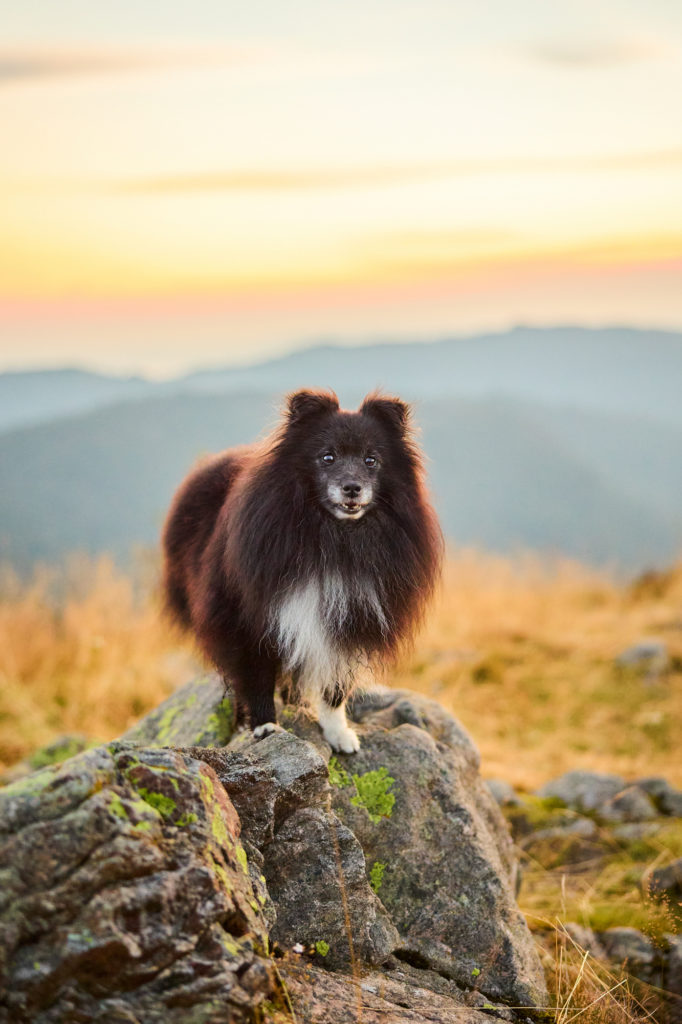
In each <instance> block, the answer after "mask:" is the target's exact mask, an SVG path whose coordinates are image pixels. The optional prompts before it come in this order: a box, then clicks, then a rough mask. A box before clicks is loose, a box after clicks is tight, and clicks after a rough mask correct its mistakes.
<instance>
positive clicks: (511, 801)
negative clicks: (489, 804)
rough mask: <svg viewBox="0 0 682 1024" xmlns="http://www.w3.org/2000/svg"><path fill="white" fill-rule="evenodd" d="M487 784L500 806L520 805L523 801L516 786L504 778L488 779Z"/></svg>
mask: <svg viewBox="0 0 682 1024" xmlns="http://www.w3.org/2000/svg"><path fill="white" fill-rule="evenodd" d="M485 784H486V786H487V787H488V789H489V790H490V793H491V795H492V798H493V800H494V801H495V803H496V804H498V806H499V807H506V806H520V804H521V803H522V801H521V799H520V797H519V796H518V794H517V792H516V790H515V789H514V787H513V786H510V785H509V783H508V782H505V781H504V779H486V781H485Z"/></svg>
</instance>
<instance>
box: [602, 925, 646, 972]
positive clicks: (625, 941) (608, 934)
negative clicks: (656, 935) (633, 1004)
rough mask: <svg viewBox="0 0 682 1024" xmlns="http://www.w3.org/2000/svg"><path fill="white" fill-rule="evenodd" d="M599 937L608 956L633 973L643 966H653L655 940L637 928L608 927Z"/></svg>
mask: <svg viewBox="0 0 682 1024" xmlns="http://www.w3.org/2000/svg"><path fill="white" fill-rule="evenodd" d="M599 939H600V941H601V944H602V945H603V947H604V949H605V950H606V955H607V956H608V958H609V959H610V960H613V961H614V962H615V963H618V964H623V965H624V966H625V967H626V969H627V970H629V971H630V972H631V973H633V974H636V973H637V969H641V968H642V967H646V968H648V967H651V966H652V965H653V964H654V962H655V960H656V955H657V954H656V948H655V946H654V944H653V942H652V941H651V939H648V938H647V937H646V935H643V934H642V932H640V931H638V930H637V929H636V928H607V929H606V931H605V932H601V934H600V936H599Z"/></svg>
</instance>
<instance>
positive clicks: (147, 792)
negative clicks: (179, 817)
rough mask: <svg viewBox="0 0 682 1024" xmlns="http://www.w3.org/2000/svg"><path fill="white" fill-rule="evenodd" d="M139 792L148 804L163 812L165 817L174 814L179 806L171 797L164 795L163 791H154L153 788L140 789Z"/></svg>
mask: <svg viewBox="0 0 682 1024" xmlns="http://www.w3.org/2000/svg"><path fill="white" fill-rule="evenodd" d="M138 793H139V794H140V796H141V797H142V799H143V800H144V802H145V803H146V804H149V806H150V807H153V808H154V810H155V811H158V812H159V814H162V815H163V817H164V818H167V817H168V816H169V815H170V814H172V813H173V811H174V810H175V809H176V808H177V806H178V805H177V804H176V802H175V800H173V799H171V797H169V796H164V795H163V793H154V792H153V791H152V790H151V789H145V788H142V789H138Z"/></svg>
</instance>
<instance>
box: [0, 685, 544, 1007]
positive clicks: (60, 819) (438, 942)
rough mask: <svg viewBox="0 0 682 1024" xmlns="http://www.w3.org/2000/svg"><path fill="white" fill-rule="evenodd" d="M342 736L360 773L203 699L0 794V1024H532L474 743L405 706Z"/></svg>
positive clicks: (400, 701) (344, 760)
mask: <svg viewBox="0 0 682 1024" xmlns="http://www.w3.org/2000/svg"><path fill="white" fill-rule="evenodd" d="M352 714H353V717H354V719H355V721H356V722H357V723H358V725H357V728H358V732H359V734H360V737H361V742H362V746H361V749H360V752H359V753H358V754H355V755H338V756H336V757H332V752H331V750H330V748H329V746H328V745H327V744H326V743H325V742H324V740H323V739H322V737H321V733H320V730H319V728H318V726H317V724H316V723H315V722H313V721H312V720H311V719H310V718H309V717H308V716H307V715H306V714H305V713H304V712H302V711H297V710H296V709H293V708H289V707H285V708H283V709H282V711H281V714H280V722H281V725H282V726H283V729H282V731H279V732H276V733H273V734H271V735H269V736H267V737H265V738H264V739H263V740H260V741H258V742H256V741H254V740H253V739H252V738H251V736H250V735H249V734H247V733H238V734H237V735H233V725H232V714H231V706H230V703H229V700H228V701H225V700H223V694H222V691H221V688H220V686H219V684H218V683H217V681H215V680H213V679H211V678H208V679H206V680H200V681H198V682H197V683H193V684H189V685H188V686H187V687H185V688H183V690H181V691H179V693H178V694H176V695H174V697H172V698H171V699H170V700H169V701H167V702H166V703H165V704H164V705H162V706H161V707H160V708H158V709H157V710H156V711H155V712H153V713H152V715H150V716H148V717H147V719H145V720H143V721H142V722H141V723H140V724H139V725H138V726H136V727H135V728H134V729H133V730H131V731H130V732H129V733H128V734H127V735H126V737H124V739H123V740H122V741H118V742H116V743H112V744H109V745H108V746H103V747H98V748H95V749H93V750H89V751H86V752H84V753H81V754H78V755H77V756H76V757H72V758H71V759H70V760H68V761H65V762H64V763H63V764H61V765H58V766H55V767H47V768H44V769H43V770H42V771H40V772H37V773H34V774H32V775H29V776H27V777H26V778H24V779H21V780H20V781H18V782H15V783H14V784H12V785H10V786H7V787H6V788H5V789H4V790H0V1021H1V1022H3V1024H5V1022H6V1024H10V1022H11V1024H15V1022H16V1024H24V1022H29V1021H31V1022H35V1024H52V1022H55V1024H56V1022H67V1021H69V1022H71V1021H74V1022H76V1021H78V1022H84V1024H87V1022H89V1021H97V1022H100V1021H101V1022H105V1021H106V1022H107V1024H109V1022H114V1024H117V1022H121V1024H123V1022H128V1024H135V1022H137V1024H155V1022H157V1021H158V1022H161V1021H163V1022H169V1024H176V1022H177V1024H180V1022H183V1024H184V1022H187V1024H204V1022H205V1024H222V1022H247V1021H248V1022H251V1021H254V1022H266V1021H272V1022H284V1021H287V1020H292V1010H293V1013H294V1014H295V1018H296V1020H298V1021H299V1022H301V1024H303V1022H311V1024H312V1022H318V1021H319V1022H320V1024H322V1022H324V1024H346V1022H349V1024H350V1022H351V1021H357V1020H360V1019H361V1020H362V1021H363V1022H365V1024H369V1022H373V1021H377V1022H378V1021H381V1022H382V1024H398V1022H407V1021H414V1022H426V1021H433V1020H436V1019H437V1020H439V1021H442V1022H445V1024H447V1022H448V1021H453V1022H454V1021H457V1022H458V1024H484V1021H485V1020H486V1019H489V1018H490V1016H493V1017H495V1016H497V1017H498V1018H501V1019H503V1020H509V1021H516V1020H519V1021H520V1020H524V1019H526V1018H527V1017H528V1016H529V1015H530V1016H540V1015H541V1014H542V1009H541V1008H542V1007H545V1006H546V1005H547V994H546V991H545V986H544V980H543V975H542V970H541V967H540V962H539V959H538V956H537V954H536V951H535V948H534V945H533V942H532V939H531V936H530V934H529V932H528V930H527V928H526V925H525V922H524V920H523V918H522V917H521V915H520V913H519V911H518V908H517V906H516V904H515V900H514V886H515V872H516V866H515V861H514V858H513V852H512V850H513V848H512V844H511V839H510V837H509V833H508V831H507V827H506V824H505V822H504V819H503V818H502V815H501V812H500V810H499V808H498V807H497V805H496V803H495V801H494V800H493V798H492V797H491V795H490V792H489V791H488V789H487V787H486V786H485V785H484V784H483V783H482V781H481V779H480V776H479V773H478V755H477V753H476V750H475V748H474V747H473V745H472V743H471V741H470V740H469V738H468V736H467V735H466V734H465V733H464V732H463V730H462V729H461V728H460V726H459V725H458V724H457V723H456V722H455V721H454V719H453V718H452V717H451V716H450V715H448V714H447V713H446V712H445V711H444V710H443V709H442V708H441V707H440V706H439V705H437V704H435V703H434V702H432V701H428V700H425V699H423V698H421V697H418V696H417V695H415V694H410V693H407V692H405V691H393V692H388V691H387V692H381V693H378V694H376V695H373V696H372V697H370V698H366V699H365V700H363V701H358V702H356V704H355V705H354V707H353V709H352ZM224 744H227V745H224ZM273 951H274V953H275V956H274V957H273V955H272V953H273ZM511 1007H514V1008H515V1009H511ZM519 1007H523V1008H524V1009H518V1008H519Z"/></svg>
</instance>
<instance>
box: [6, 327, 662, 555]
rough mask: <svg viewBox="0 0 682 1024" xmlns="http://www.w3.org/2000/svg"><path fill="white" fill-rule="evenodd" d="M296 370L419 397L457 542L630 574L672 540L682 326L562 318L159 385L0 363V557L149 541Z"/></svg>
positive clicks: (444, 515) (296, 377)
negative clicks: (216, 454)
mask: <svg viewBox="0 0 682 1024" xmlns="http://www.w3.org/2000/svg"><path fill="white" fill-rule="evenodd" d="M306 386H316V387H333V388H334V389H335V390H336V391H337V393H338V394H339V397H340V398H341V400H342V402H343V403H344V404H347V405H354V404H356V402H357V401H358V400H359V399H360V398H361V397H362V396H363V395H364V394H365V393H367V392H368V391H370V390H372V389H374V388H376V387H381V388H383V389H384V390H386V391H389V392H396V393H399V394H400V395H401V396H402V397H404V398H406V399H407V400H409V401H411V402H413V403H414V406H415V417H416V420H417V422H418V424H419V426H420V428H421V432H422V436H421V440H422V443H423V446H424V449H425V451H426V453H427V456H428V460H429V461H428V469H429V478H430V484H431V487H432V490H433V493H434V498H435V501H436V504H437V507H438V510H439V513H440V516H441V520H442V523H443V528H444V532H445V533H446V536H447V538H448V539H449V540H450V541H451V542H452V543H454V544H459V545H477V546H481V547H485V548H488V549H491V550H495V551H501V552H514V551H520V550H525V549H532V550H538V551H542V552H551V553H559V554H566V555H569V556H572V557H577V558H580V559H582V560H584V561H587V562H589V563H593V564H598V565H609V566H611V567H613V568H615V569H621V570H625V571H628V572H632V571H641V570H643V569H645V568H648V567H650V566H657V565H663V564H665V563H667V562H669V561H671V560H673V559H675V558H676V557H679V555H680V552H681V551H682V402H681V401H680V394H682V334H676V333H673V332H660V331H636V330H632V329H625V328H623V329H619V328H611V329H605V330H596V329H595V330H589V329H584V328H578V327H574V328H571V327H563V328H550V329H531V328H516V329H514V330H512V331H509V332H506V333H504V334H500V335H486V336H479V337H476V338H466V339H456V338H455V339H446V340H442V341H434V342H415V343H400V344H372V345H365V346H357V347H350V348H349V347H341V346H338V347H334V346H329V345H325V346H318V347H314V348H310V349H303V350H298V351H296V352H293V353H291V354H289V355H287V356H283V357H281V358H278V359H273V360H270V361H267V362H263V363H260V364H258V365H253V366H249V367H233V368H227V369H222V368H218V369H214V370H203V371H200V372H195V373H192V374H188V375H185V376H183V377H179V378H176V379H174V380H171V381H162V382H158V381H150V380H145V379H144V378H141V377H130V378H116V377H110V376H105V375H102V374H94V373H89V372H87V371H82V370H56V371H37V372H26V373H6V374H0V557H4V558H6V559H8V560H9V561H10V562H12V563H13V564H14V565H16V566H17V567H18V568H20V569H22V570H26V569H27V568H29V567H30V565H31V564H32V563H33V562H34V561H35V560H37V559H40V560H47V561H54V560H55V559H58V558H60V557H62V556H63V555H64V554H65V553H66V552H68V551H71V550H74V549H80V550H86V551H90V552H97V551H100V550H109V551H112V552H113V553H114V554H115V555H116V557H117V558H119V559H120V560H122V561H125V560H126V559H127V557H128V556H129V554H130V551H131V549H132V548H133V547H134V546H135V545H140V544H142V545H154V544H155V543H157V541H158V534H159V529H160V526H161V523H162V521H163V517H164V514H165V510H166V508H167V506H168V502H169V501H170V498H171V496H172V493H173V490H174V488H175V487H176V486H177V484H178V483H179V482H180V480H181V479H182V477H183V475H184V474H185V473H186V472H187V470H188V469H189V468H190V467H191V465H192V464H193V462H194V461H195V460H196V459H197V458H198V457H200V456H201V455H202V454H206V453H208V452H211V451H217V450H220V449H221V448H224V447H228V446H230V445H232V444H238V443H244V442H248V441H250V440H253V439H255V438H256V437H258V436H262V435H263V433H264V432H265V430H266V428H267V427H269V426H272V425H273V423H274V422H276V410H277V405H278V402H279V401H280V400H281V395H282V393H283V392H286V391H288V390H291V389H294V388H299V387H306Z"/></svg>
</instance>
